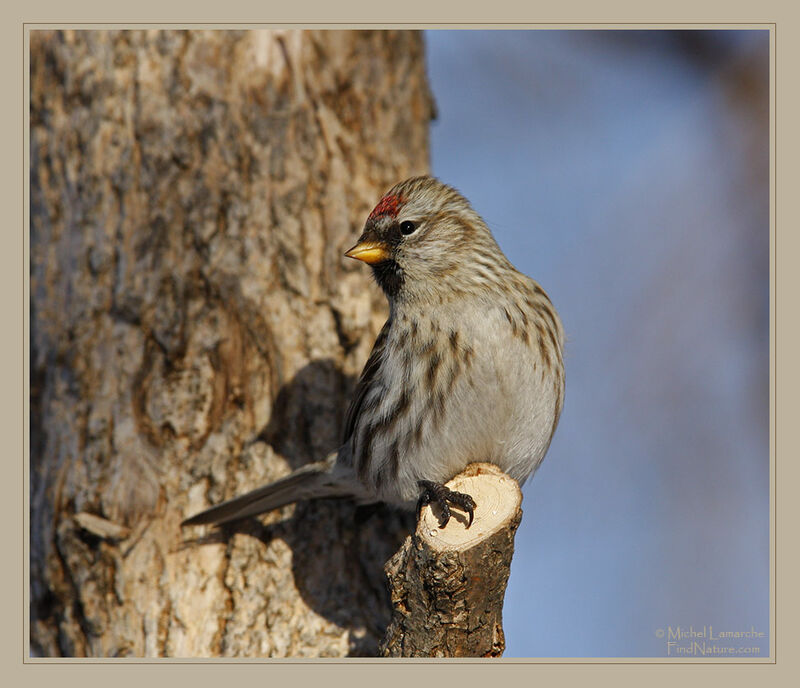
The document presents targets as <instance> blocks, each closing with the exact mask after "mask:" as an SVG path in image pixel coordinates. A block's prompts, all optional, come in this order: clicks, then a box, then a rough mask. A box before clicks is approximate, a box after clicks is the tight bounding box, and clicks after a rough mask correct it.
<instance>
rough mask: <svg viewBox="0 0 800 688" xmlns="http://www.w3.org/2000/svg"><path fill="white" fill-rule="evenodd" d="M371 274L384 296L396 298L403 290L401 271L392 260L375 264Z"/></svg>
mask: <svg viewBox="0 0 800 688" xmlns="http://www.w3.org/2000/svg"><path fill="white" fill-rule="evenodd" d="M372 273H373V274H374V275H375V281H376V282H377V283H378V284H379V285H380V287H381V289H383V291H384V292H385V294H386V296H389V297H394V296H397V294H398V293H399V292H400V290H401V289H402V288H403V269H402V268H401V267H400V266H399V265H398V264H397V263H396V262H395V261H393V260H385V261H383V262H382V263H376V264H375V265H373V266H372Z"/></svg>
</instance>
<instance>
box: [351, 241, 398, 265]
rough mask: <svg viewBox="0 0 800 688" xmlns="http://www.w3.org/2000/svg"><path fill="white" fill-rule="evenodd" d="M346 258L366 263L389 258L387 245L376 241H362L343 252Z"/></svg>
mask: <svg viewBox="0 0 800 688" xmlns="http://www.w3.org/2000/svg"><path fill="white" fill-rule="evenodd" d="M344 255H346V256H347V257H348V258H355V259H356V260H363V261H364V262H365V263H367V264H368V265H374V264H375V263H382V262H383V261H384V260H389V247H388V246H386V244H382V243H379V242H377V241H362V242H361V243H358V244H356V245H355V246H353V248H351V249H350V250H349V251H348V252H347V253H345V254H344Z"/></svg>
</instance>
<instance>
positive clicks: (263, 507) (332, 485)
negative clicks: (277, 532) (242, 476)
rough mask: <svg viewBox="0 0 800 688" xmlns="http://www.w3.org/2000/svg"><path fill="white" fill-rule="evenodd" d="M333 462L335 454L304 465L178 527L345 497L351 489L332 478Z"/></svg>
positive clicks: (222, 520)
mask: <svg viewBox="0 0 800 688" xmlns="http://www.w3.org/2000/svg"><path fill="white" fill-rule="evenodd" d="M335 460H336V454H332V455H331V456H329V457H328V458H327V459H325V460H324V461H317V462H316V463H310V464H307V465H305V466H303V467H302V468H298V469H297V470H296V471H294V472H293V473H290V474H289V475H287V476H286V477H285V478H281V479H280V480H276V481H275V482H274V483H270V484H269V485H264V486H263V487H259V488H258V489H256V490H253V491H252V492H248V493H247V494H243V495H241V496H240V497H234V498H233V499H229V500H228V501H227V502H222V504H217V506H214V507H211V508H210V509H206V510H205V511H201V512H200V513H199V514H195V515H194V516H192V517H191V518H187V519H186V520H185V521H184V522H183V523H181V525H182V526H199V525H205V524H220V523H226V522H228V521H235V520H237V519H240V518H246V517H248V516H257V515H258V514H263V513H264V512H265V511H271V510H272V509H277V508H279V507H282V506H286V505H287V504H292V503H293V502H299V501H302V500H304V499H317V498H320V497H344V496H347V495H349V494H350V493H351V491H352V488H351V487H349V486H348V485H347V483H346V482H344V481H342V480H341V479H339V480H337V479H336V478H335V477H334V476H333V475H332V469H333V466H334V463H335Z"/></svg>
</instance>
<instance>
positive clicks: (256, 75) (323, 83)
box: [30, 31, 433, 657]
mask: <svg viewBox="0 0 800 688" xmlns="http://www.w3.org/2000/svg"><path fill="white" fill-rule="evenodd" d="M432 111H433V104H432V99H431V97H430V94H429V90H428V86H427V82H426V77H425V67H424V57H423V43H422V37H421V35H420V34H419V33H417V32H406V31H356V32H340V31H64V32H51V31H34V32H32V33H31V141H30V145H31V148H30V152H31V467H30V469H31V495H30V499H31V510H30V517H31V520H30V523H31V533H30V535H31V538H30V543H31V550H30V551H31V569H30V571H31V610H30V614H31V652H32V653H33V654H34V655H40V656H57V655H71V656H173V657H198V656H276V657H279V656H293V657H301V656H341V655H347V654H374V653H375V652H376V650H377V643H378V641H379V639H380V638H381V637H382V636H383V633H384V630H385V626H386V624H387V623H388V621H389V610H390V606H389V602H388V597H387V594H386V590H385V582H384V579H383V571H382V566H383V564H384V562H385V561H386V559H388V558H389V556H391V554H392V553H393V552H394V551H395V550H396V549H397V547H398V546H399V545H400V543H401V542H402V538H403V536H404V535H405V533H407V532H408V529H409V528H410V525H411V524H410V519H409V518H407V517H405V516H402V515H399V514H396V513H394V512H392V511H390V510H388V509H379V510H378V511H377V513H375V514H372V515H371V516H369V517H366V518H365V519H364V518H361V516H362V513H361V512H360V511H357V510H356V509H355V507H354V506H353V505H352V504H350V503H348V502H346V501H341V500H340V501H334V500H328V501H321V502H317V503H309V504H307V505H300V506H297V507H287V508H286V509H283V510H281V511H279V512H277V513H274V514H270V515H268V516H267V517H265V518H264V519H261V520H260V521H252V522H248V523H247V524H245V525H243V526H240V527H239V529H238V530H236V531H226V532H224V533H223V534H222V535H220V536H212V537H209V538H206V539H205V540H203V541H200V542H188V543H187V542H183V541H182V534H181V531H180V529H179V526H178V524H179V523H180V521H181V519H183V518H185V517H186V516H189V515H191V514H193V513H195V512H196V511H198V510H199V509H201V508H203V507H205V506H207V505H209V504H211V503H216V502H219V501H222V500H223V499H225V498H228V497H231V496H234V495H236V494H239V493H242V492H245V491H247V490H249V489H252V488H253V487H256V486H257V485H259V484H261V483H263V482H265V481H268V480H272V479H275V478H278V477H280V476H282V475H284V474H286V473H288V472H289V471H290V470H291V469H293V468H295V467H297V466H299V465H301V464H304V463H306V462H308V461H311V460H315V459H319V458H321V457H322V456H324V455H325V454H326V453H327V452H329V451H331V450H333V449H335V448H336V446H337V444H338V441H339V436H338V435H339V431H340V425H341V422H342V417H343V414H344V410H345V409H346V406H347V401H348V398H349V394H350V392H351V390H352V387H353V385H354V381H355V379H356V376H357V375H358V373H359V371H360V369H361V367H362V366H363V364H364V362H365V360H366V358H367V355H368V353H369V350H370V347H371V345H372V343H373V341H374V338H375V336H376V334H377V332H378V331H379V329H380V327H381V325H382V323H383V321H384V319H385V317H386V306H385V302H384V299H383V297H382V295H381V294H380V293H379V291H378V290H377V288H376V287H375V286H374V285H371V284H370V277H369V274H368V272H369V271H368V270H366V269H364V266H363V265H360V264H356V263H355V262H350V261H346V259H344V258H343V257H342V253H343V252H344V251H345V250H346V249H347V248H349V247H350V245H352V244H353V243H354V241H355V238H356V237H357V236H358V235H359V233H360V231H361V227H362V226H363V222H364V218H365V217H366V214H367V213H368V212H369V210H370V208H371V207H372V206H373V205H374V204H375V202H376V201H377V199H378V198H379V197H380V195H381V193H383V191H385V190H386V189H387V188H388V187H389V186H390V185H392V184H393V183H395V182H396V181H398V180H400V179H403V178H405V177H408V176H411V175H414V174H422V173H425V172H427V170H428V134H427V127H428V122H429V120H430V119H431V117H432ZM354 519H360V520H361V521H362V522H361V523H360V525H359V526H358V528H354Z"/></svg>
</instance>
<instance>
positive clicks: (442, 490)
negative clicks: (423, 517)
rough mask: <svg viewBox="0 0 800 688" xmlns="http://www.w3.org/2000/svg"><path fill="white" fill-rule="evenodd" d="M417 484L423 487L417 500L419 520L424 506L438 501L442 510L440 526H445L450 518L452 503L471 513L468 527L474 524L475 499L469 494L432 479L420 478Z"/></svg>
mask: <svg viewBox="0 0 800 688" xmlns="http://www.w3.org/2000/svg"><path fill="white" fill-rule="evenodd" d="M417 484H418V485H419V486H420V488H422V494H420V496H419V501H418V502H417V520H419V514H420V512H421V511H422V507H423V506H426V505H427V504H430V503H432V502H436V503H437V504H438V505H439V507H440V508H441V510H442V515H441V516H440V517H439V528H444V527H445V526H446V525H447V523H448V521H449V520H450V506H449V505H450V504H452V505H453V506H457V507H459V508H461V509H463V510H464V511H466V512H467V513H468V514H469V523H467V528H469V527H470V526H471V525H472V519H473V518H474V516H475V500H474V499H473V498H472V497H470V496H469V495H468V494H464V493H463V492H455V491H453V490H451V489H450V488H447V487H445V486H444V485H442V484H441V483H435V482H433V481H431V480H420V481H418V482H417Z"/></svg>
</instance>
